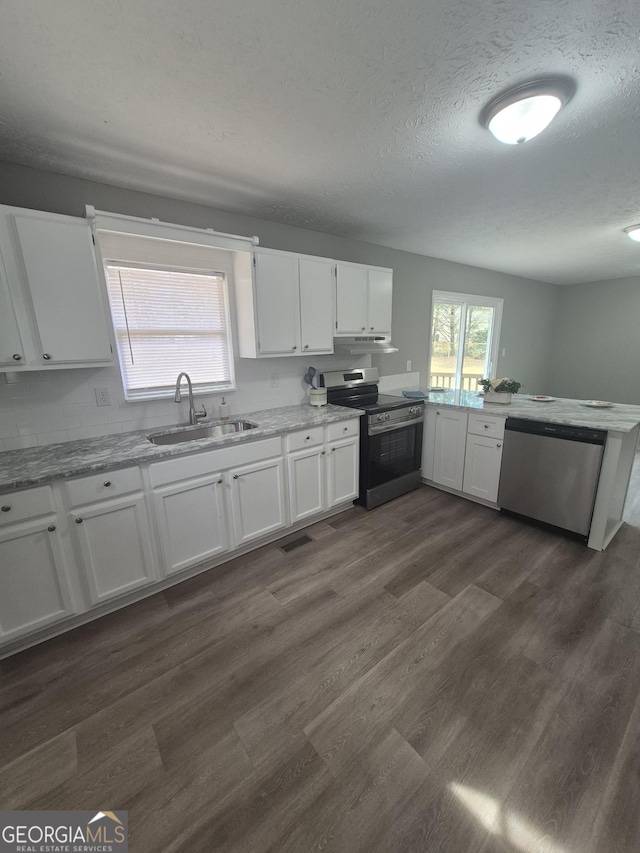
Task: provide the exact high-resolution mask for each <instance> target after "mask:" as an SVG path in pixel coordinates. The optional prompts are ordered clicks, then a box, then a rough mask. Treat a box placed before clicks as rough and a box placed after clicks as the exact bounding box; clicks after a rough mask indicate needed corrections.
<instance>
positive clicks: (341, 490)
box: [327, 438, 360, 508]
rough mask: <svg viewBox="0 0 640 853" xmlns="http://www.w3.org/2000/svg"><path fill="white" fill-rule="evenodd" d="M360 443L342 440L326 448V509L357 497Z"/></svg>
mask: <svg viewBox="0 0 640 853" xmlns="http://www.w3.org/2000/svg"><path fill="white" fill-rule="evenodd" d="M359 452H360V442H359V439H357V438H343V439H341V440H339V441H333V442H331V443H330V444H329V445H328V447H327V495H328V499H327V507H329V508H330V507H334V506H337V505H338V504H341V503H344V502H345V501H352V500H355V499H356V498H357V497H358V462H359Z"/></svg>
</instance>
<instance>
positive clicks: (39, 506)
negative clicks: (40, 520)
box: [0, 486, 55, 524]
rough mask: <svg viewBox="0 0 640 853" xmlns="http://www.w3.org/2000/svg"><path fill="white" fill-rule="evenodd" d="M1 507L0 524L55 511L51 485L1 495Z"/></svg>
mask: <svg viewBox="0 0 640 853" xmlns="http://www.w3.org/2000/svg"><path fill="white" fill-rule="evenodd" d="M0 508H1V511H0V524H13V523H14V522H15V521H24V520H25V518H37V517H38V516H39V515H47V514H48V513H50V512H55V504H54V503H53V492H52V490H51V486H39V487H38V488H37V489H25V491H22V492H10V493H9V494H6V495H0Z"/></svg>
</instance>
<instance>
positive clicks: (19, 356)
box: [13, 352, 22, 361]
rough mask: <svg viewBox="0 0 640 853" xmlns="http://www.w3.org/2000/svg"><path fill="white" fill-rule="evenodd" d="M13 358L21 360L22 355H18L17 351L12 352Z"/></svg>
mask: <svg viewBox="0 0 640 853" xmlns="http://www.w3.org/2000/svg"><path fill="white" fill-rule="evenodd" d="M13 360H14V361H22V356H21V355H20V353H19V352H14V354H13Z"/></svg>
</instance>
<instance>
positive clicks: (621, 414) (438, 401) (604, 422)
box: [385, 389, 640, 432]
mask: <svg viewBox="0 0 640 853" xmlns="http://www.w3.org/2000/svg"><path fill="white" fill-rule="evenodd" d="M407 390H409V389H407ZM412 390H413V389H412ZM385 393H386V394H391V395H392V396H398V397H401V396H402V391H401V390H399V391H386V392H385ZM425 393H427V392H425ZM425 403H426V404H427V405H436V406H453V407H456V408H461V409H468V410H470V411H482V412H486V414H491V415H501V416H503V417H505V418H506V417H509V418H525V419H528V420H532V421H548V422H549V423H552V424H567V425H571V426H583V427H591V428H593V429H605V430H610V431H612V432H631V431H632V430H633V429H634V428H635V427H636V426H637V425H638V424H639V423H640V406H631V405H627V404H626V403H614V405H613V406H611V408H592V407H589V406H585V405H584V401H581V400H572V399H569V398H566V397H558V398H557V399H555V400H553V401H550V402H539V401H535V400H532V399H531V398H530V396H529V395H527V394H514V395H513V397H512V401H511V403H510V404H509V405H507V406H505V405H504V404H502V403H485V402H484V398H483V397H482V396H481V395H479V394H478V393H477V391H461V390H454V389H449V390H447V391H429V392H428V398H427V399H425Z"/></svg>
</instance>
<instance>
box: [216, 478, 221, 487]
mask: <svg viewBox="0 0 640 853" xmlns="http://www.w3.org/2000/svg"><path fill="white" fill-rule="evenodd" d="M216 483H217V484H218V485H220V484H221V483H222V477H221V478H220V479H219V480H216Z"/></svg>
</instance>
